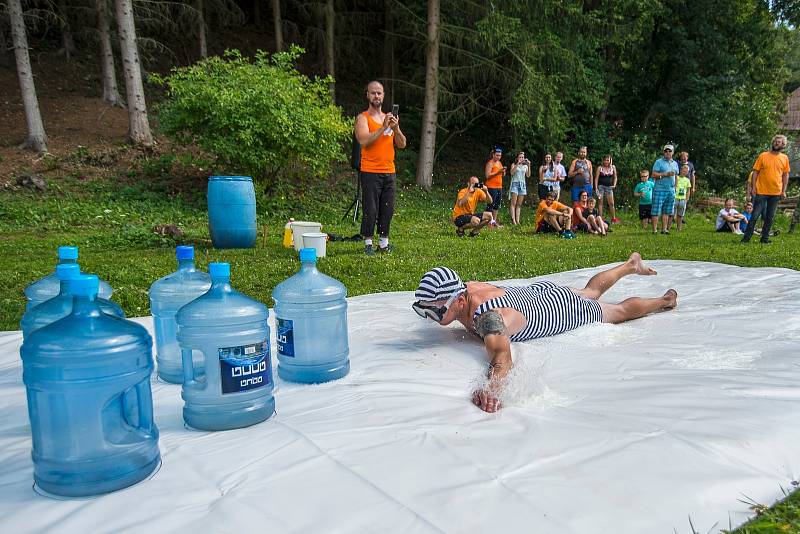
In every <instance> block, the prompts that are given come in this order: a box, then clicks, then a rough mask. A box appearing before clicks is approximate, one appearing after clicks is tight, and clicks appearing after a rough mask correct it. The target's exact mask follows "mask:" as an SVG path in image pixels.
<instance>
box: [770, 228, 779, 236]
mask: <svg viewBox="0 0 800 534" xmlns="http://www.w3.org/2000/svg"><path fill="white" fill-rule="evenodd" d="M780 234H781V231H780V229H778V230H773V231H771V232H770V233H769V235H771V236H772V237H775V236H776V235H780Z"/></svg>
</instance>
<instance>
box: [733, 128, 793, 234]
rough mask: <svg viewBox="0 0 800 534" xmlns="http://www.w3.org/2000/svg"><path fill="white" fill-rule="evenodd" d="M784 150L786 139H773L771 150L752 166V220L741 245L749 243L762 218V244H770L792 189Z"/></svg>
mask: <svg viewBox="0 0 800 534" xmlns="http://www.w3.org/2000/svg"><path fill="white" fill-rule="evenodd" d="M785 148H786V136H785V135H776V136H774V137H773V138H772V146H771V147H770V150H768V151H767V152H762V153H761V154H760V155H759V156H758V159H757V160H756V163H755V165H753V216H752V217H751V218H750V223H749V224H748V225H747V229H746V230H745V231H744V236H743V237H742V243H747V242H749V241H750V238H751V237H752V236H753V232H754V231H755V229H756V223H757V222H758V219H759V217H761V216H762V215H763V217H764V226H763V227H762V228H761V242H762V243H769V242H770V239H769V232H770V230H771V229H772V222H773V220H774V219H775V211H776V210H777V209H778V201H779V200H780V199H782V198H786V187H787V186H788V185H789V158H788V157H787V156H786V154H784V153H783V150H784V149H785Z"/></svg>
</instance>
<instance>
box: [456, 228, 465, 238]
mask: <svg viewBox="0 0 800 534" xmlns="http://www.w3.org/2000/svg"><path fill="white" fill-rule="evenodd" d="M456 235H457V236H458V237H464V230H462V229H461V228H456Z"/></svg>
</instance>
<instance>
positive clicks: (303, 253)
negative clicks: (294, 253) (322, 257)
mask: <svg viewBox="0 0 800 534" xmlns="http://www.w3.org/2000/svg"><path fill="white" fill-rule="evenodd" d="M300 261H301V262H302V263H305V262H307V261H310V262H312V263H317V249H315V248H301V249H300Z"/></svg>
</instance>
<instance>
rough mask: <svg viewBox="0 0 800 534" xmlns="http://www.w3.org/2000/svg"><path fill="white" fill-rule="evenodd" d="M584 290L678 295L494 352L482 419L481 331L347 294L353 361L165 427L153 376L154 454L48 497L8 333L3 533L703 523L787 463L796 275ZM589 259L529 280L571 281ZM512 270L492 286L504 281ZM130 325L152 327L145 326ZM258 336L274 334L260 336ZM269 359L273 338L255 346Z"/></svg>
mask: <svg viewBox="0 0 800 534" xmlns="http://www.w3.org/2000/svg"><path fill="white" fill-rule="evenodd" d="M649 263H650V265H652V266H653V267H654V268H656V269H657V270H658V271H659V274H658V276H655V277H641V276H640V277H636V276H633V277H628V278H625V279H623V280H622V281H621V282H620V283H619V284H617V286H616V287H614V288H613V289H612V290H611V291H609V292H608V293H607V294H606V295H605V296H604V298H603V300H607V301H610V302H615V301H618V300H622V299H623V298H625V297H627V296H630V295H633V294H638V295H645V296H655V295H660V294H662V293H663V292H664V291H665V290H666V289H667V288H669V287H674V288H676V289H677V290H678V293H679V298H678V308H677V309H676V310H674V311H671V312H667V313H661V314H656V315H652V316H649V317H646V318H643V319H640V320H637V321H633V322H630V323H626V324H623V325H616V326H614V325H605V324H602V325H601V324H596V325H589V326H586V327H583V328H581V329H579V330H576V331H573V332H570V333H567V334H563V335H560V336H557V337H553V338H548V339H542V340H536V341H531V342H526V343H517V344H513V345H512V350H513V355H514V359H515V362H517V369H516V370H515V374H514V377H513V379H512V383H511V387H510V391H509V393H508V395H507V398H506V402H507V403H508V404H509V406H508V407H507V408H506V409H504V410H503V411H501V412H499V413H498V414H495V415H489V414H486V413H483V412H481V411H480V410H478V409H477V408H475V407H474V406H473V405H472V404H471V403H470V402H469V394H470V391H471V388H472V386H473V385H474V384H475V383H476V382H477V381H478V380H479V377H480V375H481V374H482V373H483V371H484V370H485V357H484V349H483V346H482V344H481V343H480V342H479V341H478V340H477V339H475V338H473V337H472V336H469V335H466V333H465V332H464V331H463V328H461V327H460V325H459V326H456V325H453V326H452V327H450V328H442V327H439V326H437V325H434V324H433V323H430V322H425V321H424V320H422V319H420V318H418V317H417V316H416V315H415V314H414V313H413V312H412V310H411V309H410V307H409V304H410V302H411V301H412V300H413V298H412V295H411V293H384V294H377V295H368V296H362V297H357V298H352V299H350V300H349V305H350V311H349V322H350V348H351V351H350V357H351V364H352V371H351V373H350V375H349V376H347V377H345V378H344V379H342V380H340V381H337V382H334V383H328V384H323V385H318V386H300V385H295V384H288V383H285V382H281V381H280V379H277V385H276V386H277V387H276V391H275V396H276V402H277V410H278V413H277V415H276V416H274V417H273V418H272V419H270V420H269V421H266V422H264V423H261V424H259V425H256V426H253V427H250V428H246V429H241V430H234V431H228V432H216V433H210V432H199V431H195V430H191V429H187V428H185V427H184V426H183V421H182V418H181V407H182V403H181V399H180V387H178V386H174V385H169V384H164V383H160V382H157V381H155V380H154V382H153V391H154V398H155V400H154V402H155V418H156V422H157V424H158V426H159V428H160V430H161V441H160V446H161V451H162V460H163V465H162V467H161V469H160V471H159V472H158V473H156V475H155V476H154V477H153V478H152V479H150V480H147V481H145V482H143V483H140V484H138V485H136V486H134V487H132V488H129V489H126V490H123V491H120V492H117V493H113V494H109V495H105V496H102V497H99V498H94V499H86V500H72V501H58V500H53V499H49V498H45V497H42V496H40V495H37V494H36V493H35V492H34V491H33V489H32V482H33V477H32V464H31V459H30V446H31V442H30V429H29V425H28V418H27V411H26V402H25V390H24V386H23V385H22V379H21V374H22V373H21V365H20V360H19V355H18V348H19V344H20V342H21V335H20V334H19V332H6V333H3V334H0V527H2V530H3V531H4V532H15V533H22V532H45V531H47V532H68V533H75V532H126V531H127V532H133V531H135V532H147V531H152V532H269V533H271V534H273V533H279V532H353V533H363V532H403V533H417V532H419V533H428V532H456V533H460V532H468V533H472V532H479V531H481V530H482V529H485V530H486V531H491V532H524V533H531V532H536V533H560V534H566V533H581V534H585V533H592V532H596V533H608V532H615V533H641V532H673V531H675V532H691V530H690V526H689V524H690V523H689V521H690V520H691V523H692V524H693V525H694V528H695V529H696V530H697V531H698V532H718V531H719V530H720V529H722V528H728V527H729V525H733V526H736V525H738V524H740V523H742V522H743V521H744V520H746V519H747V518H748V517H749V515H750V513H751V512H750V510H749V509H748V506H747V505H746V504H744V503H742V502H740V500H748V499H753V500H754V501H757V502H759V503H765V504H771V503H773V502H774V501H775V500H776V499H778V498H781V497H782V496H783V493H782V490H781V488H786V489H789V488H791V485H790V484H791V481H793V480H797V478H798V475H800V473H798V472H799V471H800V460H799V459H798V444H800V410H798V409H797V407H798V401H800V363H799V362H800V360H798V342H799V341H800V313H798V310H800V273H798V272H797V271H792V270H788V269H766V268H765V269H746V268H739V267H735V266H729V265H720V264H712V263H698V262H680V261H654V262H649ZM598 270H600V268H593V269H585V270H580V271H573V272H568V273H561V274H558V275H552V276H548V277H545V278H546V279H548V280H552V281H554V282H556V283H563V284H568V285H572V286H575V287H582V286H583V285H584V284H585V282H586V281H587V280H588V279H589V277H590V276H591V275H592V274H594V273H595V272H597V271H598ZM522 282H523V281H514V282H512V283H522ZM141 322H142V323H143V324H145V325H147V326H148V327H151V326H152V325H151V322H150V320H149V319H142V320H141ZM273 331H274V330H273ZM273 352H274V345H273Z"/></svg>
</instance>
